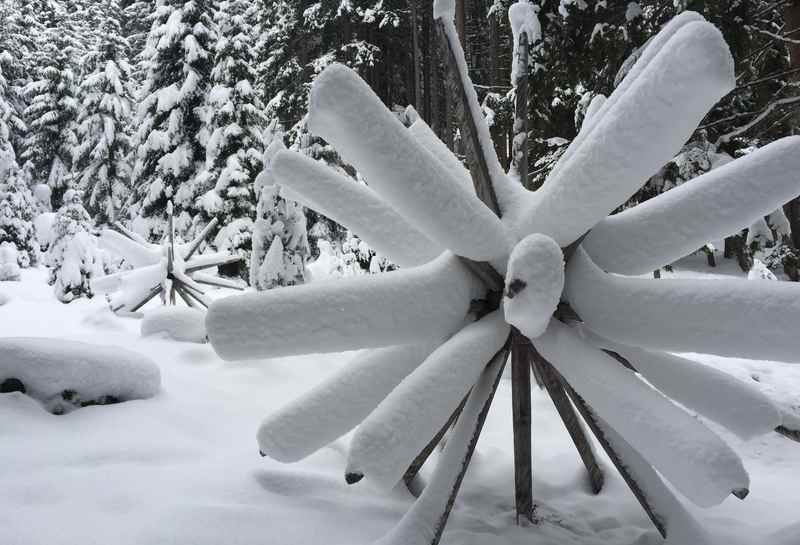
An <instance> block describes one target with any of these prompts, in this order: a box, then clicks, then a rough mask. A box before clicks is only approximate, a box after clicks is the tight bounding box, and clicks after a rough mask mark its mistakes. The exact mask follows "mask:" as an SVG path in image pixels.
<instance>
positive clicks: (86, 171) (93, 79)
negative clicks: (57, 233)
mask: <svg viewBox="0 0 800 545" xmlns="http://www.w3.org/2000/svg"><path fill="white" fill-rule="evenodd" d="M106 8H107V12H106V20H105V21H104V23H103V25H102V27H101V29H100V33H99V41H98V44H97V47H96V49H95V51H93V52H92V53H91V54H90V56H91V57H93V60H92V61H91V64H93V65H94V66H95V70H94V72H92V73H91V74H89V75H88V76H86V77H85V78H84V80H83V82H82V83H81V86H80V96H81V99H82V108H81V111H80V114H79V116H78V135H79V143H78V147H77V148H76V149H75V155H74V158H75V168H76V174H75V177H76V182H77V183H78V184H79V186H80V188H81V189H82V191H83V193H84V196H85V198H86V205H87V208H88V210H89V212H90V213H91V214H92V215H93V216H94V217H95V221H96V222H97V223H111V222H113V221H114V220H115V219H116V216H117V211H118V210H119V209H120V206H121V205H122V203H123V201H124V198H125V197H126V195H127V192H128V183H129V179H130V167H129V164H128V161H129V159H130V157H129V155H130V138H129V135H128V132H127V131H128V127H129V123H130V115H131V110H132V108H133V98H132V96H133V92H132V82H131V68H130V66H129V65H128V61H127V58H126V51H127V42H126V40H125V38H124V37H123V36H122V32H121V29H120V23H119V5H118V4H117V1H116V0H108V2H107V3H106Z"/></svg>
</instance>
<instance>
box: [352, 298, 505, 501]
mask: <svg viewBox="0 0 800 545" xmlns="http://www.w3.org/2000/svg"><path fill="white" fill-rule="evenodd" d="M508 333H509V327H508V325H507V324H506V323H505V322H504V321H503V316H502V313H500V312H499V311H496V312H494V313H492V314H489V315H488V316H485V317H484V318H482V319H481V320H479V321H477V322H474V323H472V324H469V325H468V326H467V327H465V328H464V329H462V330H461V331H459V332H458V333H456V334H455V335H454V336H453V337H452V338H450V339H449V340H447V341H446V342H445V343H444V344H442V345H441V346H440V347H439V348H437V349H436V350H434V351H433V353H432V354H431V355H430V356H428V358H427V359H426V360H425V361H424V362H423V363H422V365H420V366H419V367H418V368H417V369H416V370H415V371H414V372H412V373H411V374H410V375H409V376H408V377H407V378H406V379H405V380H403V381H402V382H401V383H400V385H399V386H397V388H395V389H394V390H393V391H392V392H391V393H390V394H389V395H388V396H387V397H386V399H384V400H383V401H382V402H381V404H380V405H378V407H377V408H376V409H375V411H374V412H373V413H372V414H370V415H369V416H368V417H367V419H366V420H364V422H363V423H362V424H361V425H360V426H359V427H358V429H357V430H356V433H355V435H354V436H353V441H352V443H351V444H350V455H349V457H348V460H347V472H348V473H356V474H361V475H365V476H366V477H367V479H369V480H371V481H374V482H375V483H377V484H379V485H380V486H383V487H385V488H391V487H393V486H394V485H395V484H397V482H398V481H399V480H400V479H401V478H402V477H403V474H404V473H405V471H406V469H407V468H408V466H409V465H411V462H412V461H413V460H414V458H415V457H416V456H417V454H419V453H420V451H421V450H422V449H423V448H424V447H425V445H427V444H428V442H429V441H430V440H431V439H432V438H433V436H434V435H436V433H437V432H438V431H439V430H440V429H441V427H442V426H444V425H445V423H446V422H447V420H448V418H450V415H452V414H453V411H455V410H456V408H457V407H458V405H459V403H461V400H462V399H464V396H466V395H467V392H469V389H470V388H471V387H472V385H473V384H475V382H476V381H477V380H478V377H479V376H480V374H481V372H482V371H483V370H484V369H485V368H486V366H487V364H488V363H489V361H490V360H491V359H492V357H494V355H495V354H496V353H497V352H498V351H499V350H500V348H501V347H502V346H503V345H504V344H505V342H506V340H507V338H508Z"/></svg>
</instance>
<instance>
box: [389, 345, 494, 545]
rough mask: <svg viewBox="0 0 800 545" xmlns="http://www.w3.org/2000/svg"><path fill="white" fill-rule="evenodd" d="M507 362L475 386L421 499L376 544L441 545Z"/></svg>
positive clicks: (485, 375)
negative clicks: (436, 544) (440, 542)
mask: <svg viewBox="0 0 800 545" xmlns="http://www.w3.org/2000/svg"><path fill="white" fill-rule="evenodd" d="M504 359H505V358H497V359H496V361H494V362H492V364H491V365H489V366H488V367H487V368H486V370H485V371H484V372H483V374H482V375H481V377H480V379H479V380H478V382H477V384H475V387H474V388H473V389H472V392H471V393H470V395H469V398H468V399H467V403H466V404H465V406H464V410H463V411H462V412H461V416H460V417H459V419H458V421H457V422H456V425H455V427H454V429H453V432H452V433H451V434H450V437H449V438H448V440H447V445H446V446H445V448H444V451H443V452H442V455H441V456H440V457H439V462H438V463H437V464H436V469H435V470H434V472H433V475H432V477H431V480H430V482H429V483H428V485H427V486H426V487H425V489H424V490H423V491H422V494H421V495H420V497H419V499H417V501H416V502H414V504H413V505H412V506H411V509H409V510H408V511H406V514H405V515H404V516H403V518H402V519H400V522H398V523H397V525H396V526H395V527H394V528H392V529H391V530H390V531H389V532H388V533H387V534H386V535H385V536H383V537H382V538H381V539H379V540H378V541H377V542H376V543H375V545H429V544H432V543H433V544H435V543H438V542H439V539H440V538H441V535H442V532H443V531H444V526H445V524H446V523H447V518H448V516H449V514H450V510H451V509H452V507H453V502H454V500H455V495H456V494H457V492H458V489H459V487H460V486H461V481H462V479H463V478H464V474H465V473H466V470H467V467H468V466H469V462H470V459H471V458H472V453H473V452H474V449H475V444H476V443H477V441H478V436H479V435H480V432H481V429H482V428H483V423H484V421H485V419H486V414H487V413H488V412H489V405H490V404H491V402H492V398H493V397H494V392H495V390H496V388H497V383H498V382H499V379H500V373H501V371H502V368H503V364H504Z"/></svg>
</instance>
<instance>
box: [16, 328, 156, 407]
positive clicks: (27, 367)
mask: <svg viewBox="0 0 800 545" xmlns="http://www.w3.org/2000/svg"><path fill="white" fill-rule="evenodd" d="M0 383H2V384H3V386H4V387H3V390H4V391H20V392H22V393H25V394H27V395H29V396H31V397H33V398H35V399H38V400H39V401H41V402H42V403H44V404H45V407H46V408H47V409H48V410H49V411H50V412H53V413H55V414H63V413H66V412H69V411H71V410H73V409H75V408H78V407H85V406H87V405H104V404H108V403H118V402H121V401H128V400H131V399H146V398H149V397H153V396H154V395H156V393H158V390H159V389H160V387H161V373H160V371H159V369H158V366H157V365H156V364H155V363H153V362H152V361H150V360H149V359H148V358H146V357H144V356H142V355H141V354H138V353H136V352H131V351H130V350H125V349H122V348H119V347H117V346H97V345H91V344H86V343H81V342H74V341H65V340H63V339H47V338H24V337H7V338H4V339H0Z"/></svg>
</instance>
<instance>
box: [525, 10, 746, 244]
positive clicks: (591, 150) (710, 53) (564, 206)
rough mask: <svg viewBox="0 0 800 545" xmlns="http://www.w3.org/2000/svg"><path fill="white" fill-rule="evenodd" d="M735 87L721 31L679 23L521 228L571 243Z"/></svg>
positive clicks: (535, 199)
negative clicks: (675, 30) (679, 26)
mask: <svg viewBox="0 0 800 545" xmlns="http://www.w3.org/2000/svg"><path fill="white" fill-rule="evenodd" d="M733 86H734V77H733V66H732V59H731V56H730V53H729V51H728V47H727V45H726V44H725V41H724V40H723V38H722V34H720V32H719V30H717V29H716V28H715V27H714V26H712V25H710V24H708V23H705V22H699V21H697V22H690V23H688V24H686V25H684V26H682V27H681V28H680V29H678V30H677V32H675V34H674V35H673V36H672V37H671V38H670V39H669V41H668V43H667V44H666V45H665V46H664V47H663V48H662V49H661V50H660V51H659V52H658V53H657V54H656V55H655V57H654V58H653V59H652V61H650V62H649V63H648V64H647V66H645V67H644V68H643V69H642V72H641V74H639V75H638V77H636V78H635V80H634V81H632V83H631V84H630V86H629V87H626V88H625V89H623V90H622V94H621V95H620V96H619V97H616V96H615V95H617V94H618V93H619V91H615V92H614V93H613V94H612V95H611V98H609V99H608V101H607V102H606V104H605V107H604V108H601V111H600V112H598V113H597V114H596V115H595V116H593V118H592V120H595V119H596V120H597V121H596V122H595V124H594V126H592V127H590V128H589V130H587V131H586V133H587V134H586V136H585V137H584V139H583V141H582V142H581V143H580V145H579V147H578V148H577V149H576V150H575V151H574V152H573V154H571V155H570V156H569V157H568V158H567V159H566V160H565V161H564V163H563V164H562V166H561V167H560V168H559V169H557V170H556V171H555V172H554V173H553V174H551V175H550V176H549V177H548V179H547V181H546V182H545V184H544V185H543V186H542V188H541V189H540V190H539V191H538V192H537V193H535V194H533V195H531V196H529V200H530V202H529V203H528V205H527V206H522V207H521V208H520V210H518V211H517V212H516V213H517V214H520V215H521V216H520V217H519V219H518V222H519V225H518V228H517V229H518V232H519V233H520V234H527V233H534V232H539V233H545V234H547V235H549V236H550V237H551V238H553V239H554V240H555V241H556V242H558V243H559V245H561V246H562V247H565V246H568V245H569V244H570V243H572V242H573V241H575V240H576V239H578V238H579V237H580V236H581V235H583V234H584V233H586V232H587V231H588V230H589V229H591V228H592V227H593V226H594V225H595V224H596V223H597V222H599V221H600V220H602V219H603V218H604V217H606V216H607V215H608V214H609V213H610V212H611V211H613V210H614V209H615V208H616V207H617V206H619V205H620V204H622V203H623V202H625V200H627V199H628V198H629V197H630V196H631V195H633V193H634V192H635V191H636V190H637V189H639V188H640V187H641V186H642V184H643V183H644V181H645V180H646V179H647V178H648V177H650V176H652V175H653V174H654V173H655V172H656V171H657V170H658V169H659V168H660V167H661V166H662V165H663V164H664V163H666V162H667V161H669V160H670V159H671V158H672V157H673V156H674V155H675V153H677V152H678V150H680V147H681V146H682V145H683V143H684V142H685V141H686V139H687V138H688V137H689V136H690V135H691V134H692V132H693V131H694V129H695V128H696V127H697V124H698V122H699V121H700V120H701V119H702V118H703V116H704V115H705V114H706V112H707V111H708V109H709V108H710V107H711V106H713V105H714V103H715V102H717V100H719V99H720V98H721V97H722V96H723V95H725V94H726V93H727V92H728V91H730V90H731V89H732V88H733Z"/></svg>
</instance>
